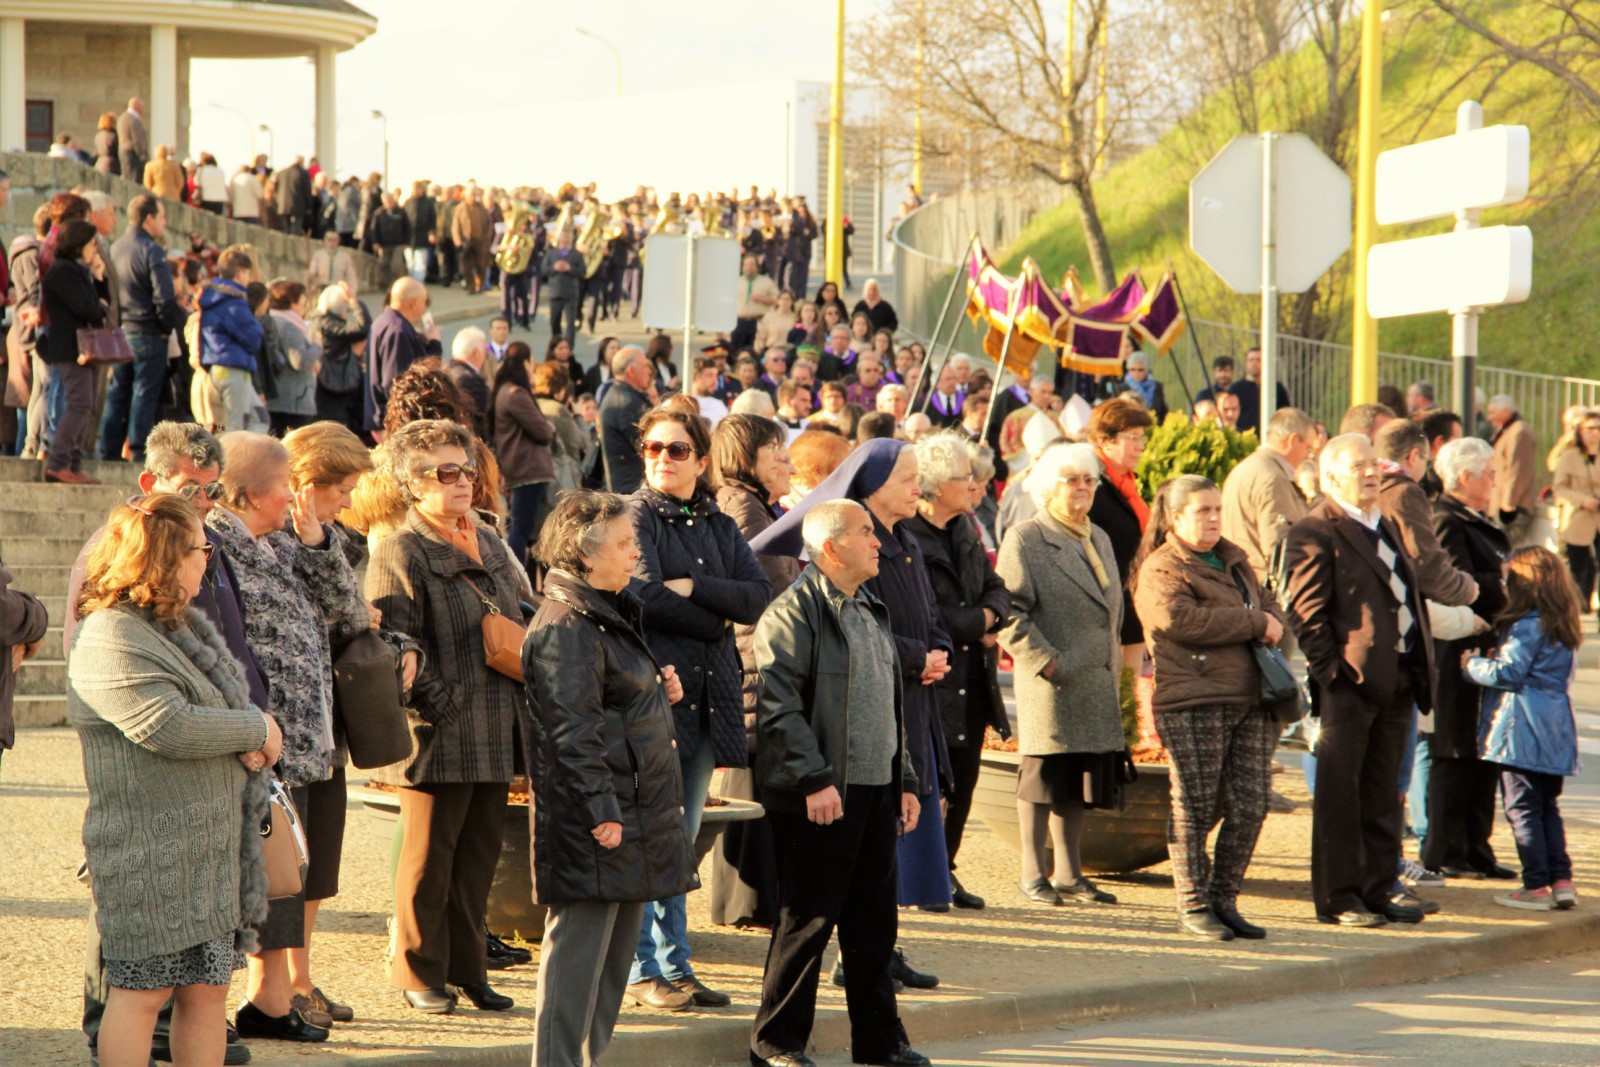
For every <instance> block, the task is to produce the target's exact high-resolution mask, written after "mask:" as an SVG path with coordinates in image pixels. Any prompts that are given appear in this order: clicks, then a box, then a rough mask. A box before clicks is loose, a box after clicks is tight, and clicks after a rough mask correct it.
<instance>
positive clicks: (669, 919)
mask: <svg viewBox="0 0 1600 1067" xmlns="http://www.w3.org/2000/svg"><path fill="white" fill-rule="evenodd" d="M715 768H716V756H715V754H714V753H713V752H712V751H711V730H710V727H709V725H708V726H707V728H706V729H704V730H702V731H701V732H700V743H699V744H698V745H696V746H695V756H694V759H693V760H688V761H683V818H684V822H685V823H686V824H687V825H688V828H689V840H690V841H691V842H693V841H694V839H695V837H696V836H697V835H698V834H699V833H700V816H701V815H703V814H705V810H706V794H707V793H709V792H710V791H711V772H712V771H713V770H714V769H715ZM693 974H694V968H693V967H691V966H690V965H689V911H688V902H687V898H685V897H683V896H681V895H680V896H675V897H668V898H667V899H665V900H656V901H652V902H651V903H649V904H646V905H645V906H644V924H643V925H642V926H641V927H640V928H639V947H638V948H637V949H635V950H634V954H633V966H632V967H631V968H630V969H629V971H628V984H629V985H636V984H638V983H639V982H643V981H647V980H648V979H651V978H665V979H666V980H667V981H669V982H676V981H678V980H679V979H682V978H688V977H690V976H691V975H693Z"/></svg>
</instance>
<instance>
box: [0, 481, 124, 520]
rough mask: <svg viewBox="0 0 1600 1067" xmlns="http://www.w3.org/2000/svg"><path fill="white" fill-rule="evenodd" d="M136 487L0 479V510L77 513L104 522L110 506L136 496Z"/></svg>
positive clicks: (112, 506)
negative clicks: (98, 518)
mask: <svg viewBox="0 0 1600 1067" xmlns="http://www.w3.org/2000/svg"><path fill="white" fill-rule="evenodd" d="M138 493H139V487H138V486H126V485H44V484H41V483H37V482H0V510H3V511H41V512H45V513H53V512H58V511H60V512H78V513H84V514H94V515H98V516H99V517H100V521H101V522H104V521H105V517H106V516H107V515H108V514H110V512H111V509H112V508H114V507H116V506H117V505H118V504H125V503H127V500H128V498H129V497H130V496H137V495H138Z"/></svg>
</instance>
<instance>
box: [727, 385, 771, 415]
mask: <svg viewBox="0 0 1600 1067" xmlns="http://www.w3.org/2000/svg"><path fill="white" fill-rule="evenodd" d="M728 411H729V413H730V414H733V415H759V416H761V417H762V418H764V419H770V418H772V417H773V416H774V415H776V414H777V413H778V409H777V408H776V407H774V406H773V403H772V397H770V396H768V395H767V391H766V390H765V389H746V390H745V391H744V392H742V393H740V394H739V395H738V396H736V397H734V398H733V403H732V404H731V405H730V406H729V407H728Z"/></svg>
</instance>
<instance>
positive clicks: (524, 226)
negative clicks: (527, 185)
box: [494, 202, 534, 275]
mask: <svg viewBox="0 0 1600 1067" xmlns="http://www.w3.org/2000/svg"><path fill="white" fill-rule="evenodd" d="M532 223H533V208H532V207H530V206H529V205H527V204H524V203H520V202H519V203H518V204H517V205H516V206H515V207H513V208H512V209H511V217H510V218H509V219H507V220H506V232H505V236H503V237H502V238H501V239H500V249H499V251H497V252H495V254H494V261H495V264H496V266H498V267H499V268H500V269H501V270H503V271H505V272H506V273H507V274H512V275H516V274H521V273H522V272H523V271H525V270H527V269H528V263H529V261H531V260H532V259H533V249H534V237H533V226H532Z"/></svg>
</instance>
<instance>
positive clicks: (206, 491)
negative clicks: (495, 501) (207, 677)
mask: <svg viewBox="0 0 1600 1067" xmlns="http://www.w3.org/2000/svg"><path fill="white" fill-rule="evenodd" d="M221 476H222V446H221V445H220V444H218V443H217V439H216V438H215V437H213V436H211V434H209V433H207V432H206V431H205V430H203V429H202V428H200V427H199V426H197V425H195V424H194V423H192V422H163V423H160V424H158V425H157V426H156V427H155V428H154V429H152V430H151V431H150V436H149V440H148V442H147V445H146V451H145V455H144V470H143V471H142V472H141V473H140V475H139V490H140V492H142V493H156V492H160V493H178V494H180V495H182V496H183V497H185V498H186V499H187V500H189V502H190V503H192V504H193V505H194V508H195V510H196V511H197V512H199V513H200V515H201V516H202V518H203V517H204V516H205V515H206V514H207V513H208V512H209V511H210V510H211V508H212V507H213V506H214V505H213V500H214V497H213V496H212V494H213V493H216V494H218V495H220V493H221V490H222V483H221V482H220V481H219V480H218V479H219V478H221ZM202 529H203V530H204V532H205V535H206V541H207V542H209V543H210V544H211V545H212V546H213V547H212V551H211V557H210V559H209V560H208V561H207V562H206V570H205V576H204V577H203V578H202V579H201V582H200V592H199V593H198V595H196V596H195V598H194V600H193V601H192V604H193V606H194V607H195V608H197V609H199V611H200V613H201V614H202V615H204V616H205V617H206V619H207V620H208V621H209V622H210V623H211V624H212V625H213V626H215V627H216V628H217V632H218V634H220V635H221V637H222V639H223V641H224V642H225V643H226V644H227V646H228V650H229V651H230V652H232V653H233V655H234V658H235V659H237V660H238V661H239V664H240V665H241V666H242V667H243V668H244V674H245V681H246V682H247V683H248V685H249V687H250V699H251V701H252V702H253V703H254V704H255V705H256V706H257V707H265V706H266V705H267V685H266V682H265V681H264V680H263V676H262V673H261V668H260V666H259V665H258V664H257V662H256V658H255V656H254V655H253V654H252V653H251V651H250V646H249V644H248V643H247V642H246V641H245V636H244V604H243V601H242V600H241V598H240V595H239V591H238V584H237V582H236V581H235V579H234V574H233V566H232V564H231V563H230V562H229V560H228V557H227V554H226V553H225V552H224V551H223V549H222V543H221V538H220V536H219V535H218V534H217V533H216V531H214V530H212V529H211V528H210V527H209V526H202ZM102 532H103V530H96V531H95V532H94V533H93V534H91V535H90V536H89V540H88V542H87V543H85V544H84V546H83V551H82V552H80V553H78V559H77V562H75V563H74V564H73V565H72V572H71V575H70V577H69V578H68V585H67V605H68V611H67V614H66V617H65V618H64V619H62V647H64V648H66V649H68V650H69V651H70V650H71V648H72V634H73V631H74V630H75V629H76V628H77V625H78V616H77V612H76V611H75V610H74V609H73V605H76V604H77V602H78V593H79V591H80V590H81V589H82V588H83V580H84V575H85V573H86V572H87V570H88V564H89V553H90V552H92V551H93V550H94V546H95V545H96V544H97V543H98V542H99V540H100V537H101V534H102ZM108 992H109V989H108V987H107V985H106V975H105V961H104V960H103V959H102V958H101V956H100V934H99V928H98V926H97V925H96V922H95V916H94V905H93V903H92V902H91V903H90V916H89V945H88V951H87V952H86V953H85V954H84V975H83V1032H84V1034H85V1036H87V1037H88V1039H89V1054H90V1055H91V1056H93V1055H95V1053H96V1052H97V1045H98V1042H99V1037H100V1022H101V1017H102V1016H103V1015H104V1014H105V1010H106V997H107V993H108ZM171 1020H172V1007H171V1003H170V1002H169V1003H168V1004H167V1005H166V1006H165V1007H163V1008H162V1009H161V1015H160V1017H159V1018H158V1019H157V1021H156V1028H155V1036H154V1041H153V1047H152V1049H151V1053H152V1055H153V1056H154V1058H155V1059H157V1060H162V1061H170V1060H171V1059H172V1053H171V1047H170V1028H171ZM249 1061H250V1055H249V1052H248V1050H247V1049H246V1048H245V1046H244V1045H229V1046H228V1049H227V1052H226V1054H225V1055H224V1058H223V1060H222V1062H223V1063H229V1064H237V1063H248V1062H249Z"/></svg>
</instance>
